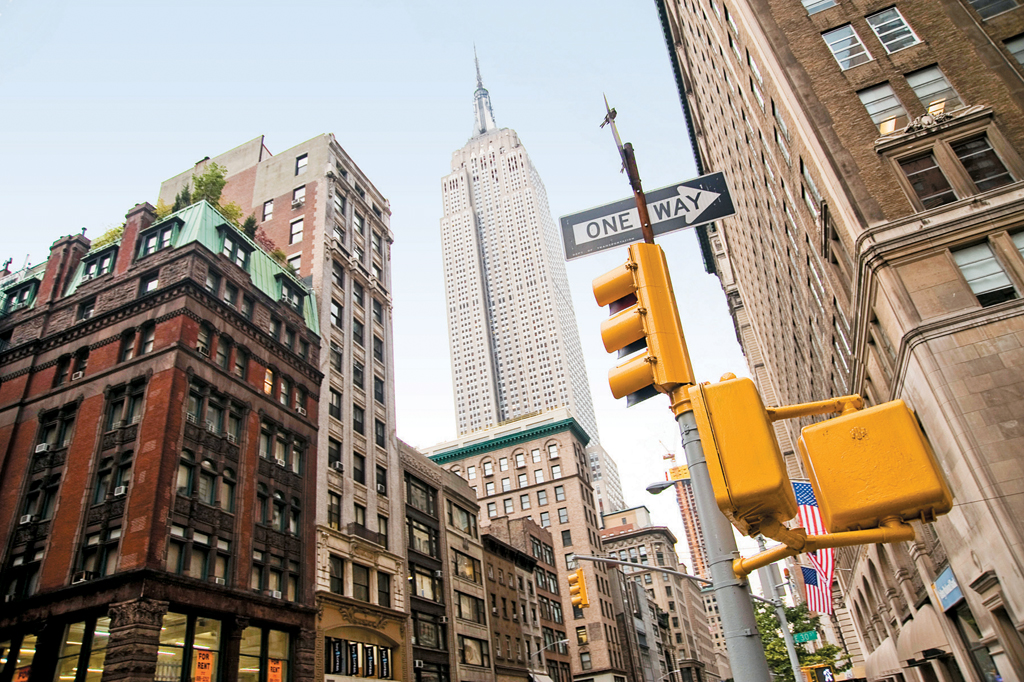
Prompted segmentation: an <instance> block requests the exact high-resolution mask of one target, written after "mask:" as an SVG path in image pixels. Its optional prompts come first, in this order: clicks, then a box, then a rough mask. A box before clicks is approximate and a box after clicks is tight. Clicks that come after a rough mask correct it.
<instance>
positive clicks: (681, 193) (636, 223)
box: [572, 185, 721, 245]
mask: <svg viewBox="0 0 1024 682" xmlns="http://www.w3.org/2000/svg"><path fill="white" fill-rule="evenodd" d="M676 192H677V193H678V196H674V197H671V196H670V197H668V198H667V199H662V200H661V201H655V202H651V203H649V204H648V205H647V213H648V215H649V216H650V218H651V225H656V224H658V223H660V222H663V221H665V220H672V219H675V218H682V219H683V221H684V222H685V223H686V224H687V225H691V224H693V223H696V222H698V218H700V215H701V214H702V213H703V212H704V211H706V210H707V208H708V207H709V206H711V204H713V203H715V200H716V199H717V198H718V197H720V196H721V195H720V194H718V193H716V192H709V191H707V190H702V189H695V188H693V187H687V186H686V185H679V186H678V187H676ZM639 229H640V213H639V211H637V209H636V208H635V207H634V208H631V209H629V210H628V211H621V212H619V213H609V214H608V215H604V216H600V217H597V218H593V219H591V220H587V221H585V222H582V223H575V224H574V225H573V226H572V232H573V235H574V236H575V238H576V244H577V245H581V244H585V243H587V242H592V241H594V240H597V239H601V238H603V237H608V236H610V235H613V234H620V233H623V232H629V231H630V230H639Z"/></svg>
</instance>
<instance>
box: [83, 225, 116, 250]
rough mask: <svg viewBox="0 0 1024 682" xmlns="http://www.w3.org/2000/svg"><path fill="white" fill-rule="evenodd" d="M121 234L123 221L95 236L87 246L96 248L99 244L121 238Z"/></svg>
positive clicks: (109, 242) (110, 242) (105, 243)
mask: <svg viewBox="0 0 1024 682" xmlns="http://www.w3.org/2000/svg"><path fill="white" fill-rule="evenodd" d="M122 234H124V223H121V224H120V225H117V226H115V227H112V228H110V229H109V230H107V231H106V232H104V233H103V234H101V235H100V236H99V237H96V239H93V240H92V243H90V245H89V248H91V249H98V248H99V247H101V246H106V245H108V244H113V243H114V242H116V241H117V240H118V239H120V238H121V235H122Z"/></svg>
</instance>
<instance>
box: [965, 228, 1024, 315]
mask: <svg viewBox="0 0 1024 682" xmlns="http://www.w3.org/2000/svg"><path fill="white" fill-rule="evenodd" d="M953 260H955V261H956V264H957V266H958V267H959V268H960V271H961V272H962V273H963V275H964V279H966V280H967V284H968V285H969V286H970V287H971V291H973V292H974V295H975V296H977V297H978V303H980V304H981V305H982V306H990V305H995V304H996V303H1002V302H1003V301H1009V300H1010V299H1014V298H1017V292H1016V291H1015V290H1014V288H1013V283H1012V282H1010V279H1009V278H1008V277H1007V276H1006V272H1005V271H1004V270H1003V268H1002V266H1001V265H1000V264H999V261H997V260H996V257H995V254H993V253H992V247H990V246H989V245H988V243H987V242H983V243H981V244H975V245H974V246H968V247H967V248H965V249H959V250H957V251H953Z"/></svg>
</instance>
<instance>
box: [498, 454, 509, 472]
mask: <svg viewBox="0 0 1024 682" xmlns="http://www.w3.org/2000/svg"><path fill="white" fill-rule="evenodd" d="M498 471H508V457H502V458H501V459H499V460H498Z"/></svg>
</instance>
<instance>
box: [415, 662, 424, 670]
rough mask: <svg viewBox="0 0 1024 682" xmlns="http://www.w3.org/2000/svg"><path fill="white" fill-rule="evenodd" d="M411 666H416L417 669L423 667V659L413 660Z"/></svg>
mask: <svg viewBox="0 0 1024 682" xmlns="http://www.w3.org/2000/svg"><path fill="white" fill-rule="evenodd" d="M412 667H413V668H416V669H417V670H419V669H420V668H422V667H423V661H413V662H412Z"/></svg>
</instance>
